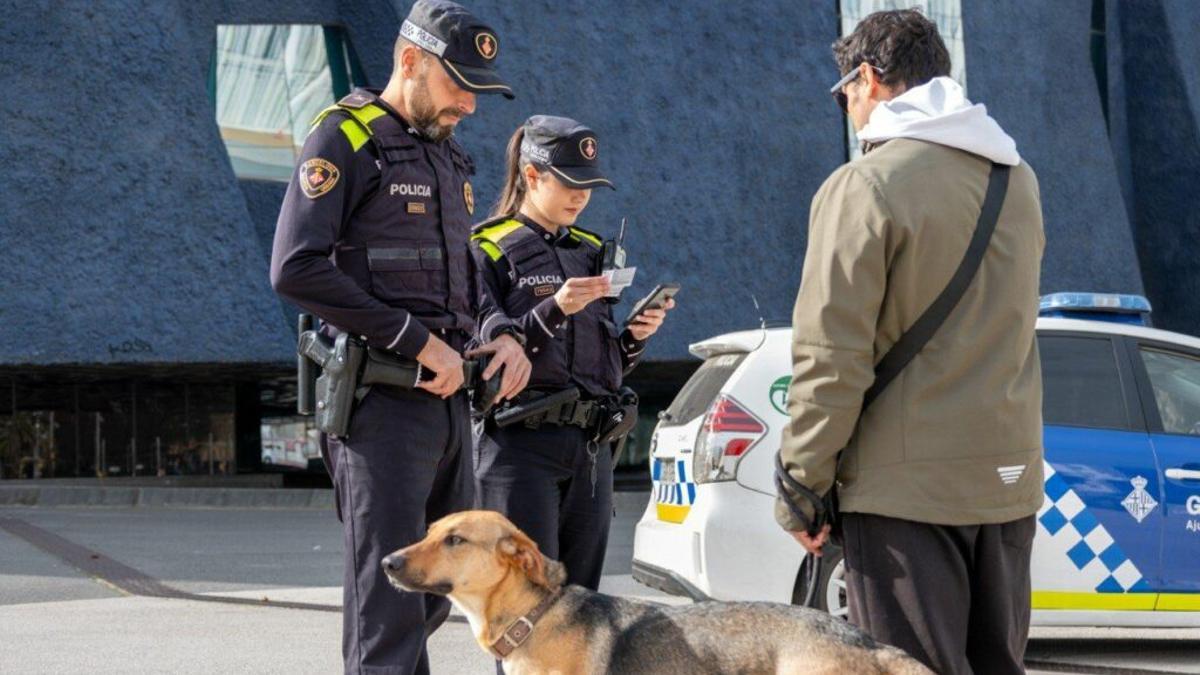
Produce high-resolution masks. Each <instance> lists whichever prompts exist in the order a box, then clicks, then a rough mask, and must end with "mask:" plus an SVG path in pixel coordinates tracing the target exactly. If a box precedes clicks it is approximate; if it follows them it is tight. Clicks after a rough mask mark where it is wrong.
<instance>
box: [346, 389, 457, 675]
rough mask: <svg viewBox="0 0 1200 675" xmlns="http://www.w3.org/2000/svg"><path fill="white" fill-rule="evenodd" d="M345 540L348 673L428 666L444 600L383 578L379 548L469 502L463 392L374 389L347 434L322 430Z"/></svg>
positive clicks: (391, 673)
mask: <svg viewBox="0 0 1200 675" xmlns="http://www.w3.org/2000/svg"><path fill="white" fill-rule="evenodd" d="M327 447H328V450H329V460H330V464H331V467H330V469H331V471H332V473H333V477H334V486H335V487H336V489H337V496H338V513H339V516H340V518H341V520H342V531H343V540H344V542H345V580H344V582H343V603H344V606H343V608H342V617H343V632H342V656H343V657H344V659H345V672H346V673H347V674H348V675H349V674H353V675H411V674H412V673H428V672H429V657H428V655H427V654H426V652H425V639H426V638H427V637H428V636H429V634H430V633H432V632H433V631H434V630H436V629H437V627H438V626H440V625H441V624H442V622H443V621H445V620H446V617H447V616H448V615H449V614H450V603H449V601H447V600H446V599H445V598H442V597H439V596H435V595H428V594H425V593H404V592H401V591H399V590H397V589H395V588H393V587H392V586H391V585H390V584H389V583H388V581H387V577H386V576H385V575H384V573H383V568H382V567H381V565H380V563H381V561H382V559H383V557H384V556H386V555H388V554H389V553H391V552H393V551H395V550H396V549H398V548H403V547H404V546H408V545H409V544H412V543H415V542H416V541H418V540H420V539H421V538H422V537H424V536H425V529H426V526H427V525H428V524H429V523H432V522H433V521H435V520H437V519H438V518H441V517H442V516H444V515H447V514H449V513H453V512H455V511H461V510H463V509H467V508H470V507H471V504H472V502H473V501H474V481H473V480H472V475H471V419H470V410H469V406H468V403H467V397H466V395H465V394H462V393H459V394H456V395H454V396H452V397H451V398H449V399H447V400H443V399H440V398H438V397H436V396H433V395H431V394H428V393H426V392H424V391H419V390H413V391H405V390H400V389H394V388H386V389H385V388H381V387H376V388H373V389H372V390H371V391H370V392H369V393H368V394H367V395H366V397H365V398H363V400H362V401H361V402H360V403H359V405H358V407H357V408H356V409H355V412H354V417H353V418H351V420H350V436H349V438H348V439H346V440H345V441H344V442H342V441H339V440H337V439H335V438H329V439H327Z"/></svg>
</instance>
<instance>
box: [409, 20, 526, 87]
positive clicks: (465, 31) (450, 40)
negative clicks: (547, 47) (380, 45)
mask: <svg viewBox="0 0 1200 675" xmlns="http://www.w3.org/2000/svg"><path fill="white" fill-rule="evenodd" d="M400 36H401V37H403V38H405V39H407V40H408V41H410V42H412V43H413V44H415V45H417V46H418V47H420V48H421V49H424V50H425V51H427V52H429V53H431V54H433V55H434V56H436V57H438V60H439V61H441V63H442V66H443V67H445V69H446V73H448V74H449V75H450V77H451V78H452V79H453V80H454V81H455V82H457V83H458V86H460V87H462V88H463V89H466V90H467V91H469V92H473V93H476V94H504V96H505V97H506V98H513V93H512V89H511V88H509V86H508V85H507V84H505V83H504V81H503V80H501V79H500V74H499V73H497V72H496V55H497V54H498V53H499V52H500V41H499V40H497V39H496V31H494V30H492V29H491V28H490V27H489V26H488V25H487V24H485V23H483V22H482V21H480V20H479V19H478V18H476V17H475V15H474V14H472V13H471V12H469V11H468V10H467V9H466V8H465V7H463V6H462V5H459V4H458V3H455V2H450V1H449V0H417V2H416V3H414V4H413V6H412V9H411V10H410V11H409V13H408V18H407V19H405V20H404V23H403V24H402V25H401V26H400Z"/></svg>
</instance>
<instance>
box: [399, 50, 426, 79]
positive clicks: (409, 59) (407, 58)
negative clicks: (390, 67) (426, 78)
mask: <svg viewBox="0 0 1200 675" xmlns="http://www.w3.org/2000/svg"><path fill="white" fill-rule="evenodd" d="M422 56H423V55H422V54H421V48H420V47H417V46H415V45H404V46H403V47H401V48H400V74H401V75H403V76H404V77H406V78H412V77H415V76H416V75H417V71H418V70H419V69H420V67H421V59H422Z"/></svg>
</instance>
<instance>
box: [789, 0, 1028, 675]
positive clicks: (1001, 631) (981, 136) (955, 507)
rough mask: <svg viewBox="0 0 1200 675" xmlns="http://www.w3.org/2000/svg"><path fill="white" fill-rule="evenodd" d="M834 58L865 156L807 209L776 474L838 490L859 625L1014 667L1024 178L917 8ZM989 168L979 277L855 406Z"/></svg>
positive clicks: (1022, 508) (952, 663)
mask: <svg viewBox="0 0 1200 675" xmlns="http://www.w3.org/2000/svg"><path fill="white" fill-rule="evenodd" d="M834 53H835V57H836V59H837V62H838V66H839V67H840V70H841V72H842V74H843V75H846V76H847V77H846V78H845V79H846V82H845V84H844V85H843V86H842V87H841V88H840V89H839V90H837V94H841V95H843V96H844V98H841V97H838V98H839V99H840V100H839V103H843V104H844V106H845V107H846V108H847V112H848V114H849V115H850V118H851V120H852V122H853V124H854V127H855V129H856V130H857V131H858V136H859V139H860V140H862V141H863V144H864V150H865V154H864V155H863V156H862V157H861V158H859V159H857V160H855V161H852V162H850V163H849V164H846V165H844V166H842V167H841V168H839V169H838V170H837V171H835V172H834V173H833V175H832V176H830V177H829V179H828V180H826V181H825V184H824V185H823V186H822V187H821V189H820V191H819V192H818V193H817V195H816V197H815V198H814V200H813V205H812V213H811V220H810V225H809V234H808V237H809V238H808V252H807V254H806V256H805V261H804V272H803V276H802V280H801V285H800V292H799V295H798V297H797V298H796V307H795V313H794V316H793V330H794V336H793V346H792V358H793V377H792V384H791V389H790V390H789V397H788V401H789V403H788V410H789V415H790V417H791V421H790V424H789V425H788V427H787V428H786V429H785V431H784V435H783V445H782V449H781V459H782V463H783V465H784V467H785V468H786V470H787V471H788V473H789V475H790V476H791V477H792V478H794V479H795V480H796V481H798V482H799V483H801V484H802V485H804V486H806V487H807V488H809V489H811V490H812V491H813V492H815V493H816V494H818V495H822V494H825V493H827V492H828V491H829V490H830V488H831V486H832V485H833V484H834V482H835V480H836V482H837V484H838V496H839V500H840V511H841V513H842V516H841V518H842V521H841V522H842V526H843V531H844V542H843V544H844V552H845V560H846V580H847V584H848V589H847V594H848V599H849V603H850V618H851V621H853V622H854V623H855V624H857V625H859V626H861V627H862V628H864V629H865V630H866V631H867V632H868V633H870V634H871V635H872V636H873V637H875V638H876V639H878V640H880V641H882V642H885V643H888V644H892V645H895V646H898V647H900V648H902V649H905V650H907V651H908V652H909V653H911V654H912V655H913V656H915V657H916V658H918V659H920V660H921V661H923V662H925V663H926V664H927V665H929V666H930V667H931V668H933V670H935V671H937V672H939V673H946V674H949V673H970V672H975V673H983V672H988V673H1022V672H1024V670H1023V666H1022V658H1023V654H1024V650H1025V641H1026V637H1027V634H1028V627H1029V612H1030V588H1029V560H1030V551H1031V549H1032V545H1033V535H1034V529H1035V522H1034V514H1035V513H1036V511H1037V509H1038V507H1039V506H1040V505H1041V503H1042V418H1041V404H1042V388H1041V373H1040V366H1039V363H1038V353H1037V344H1036V342H1035V339H1034V322H1035V320H1036V317H1037V299H1038V276H1039V267H1040V263H1041V257H1042V249H1043V247H1044V244H1045V238H1044V235H1043V232H1042V215H1041V204H1040V200H1039V195H1038V185H1037V178H1036V177H1035V176H1034V173H1033V171H1032V170H1031V169H1030V168H1029V166H1028V165H1027V164H1025V163H1023V162H1022V161H1021V158H1020V156H1019V155H1018V154H1017V150H1016V144H1015V143H1014V141H1013V139H1012V138H1010V137H1009V136H1008V135H1007V134H1005V133H1004V131H1003V130H1002V129H1001V128H1000V126H999V125H998V124H997V123H996V122H995V120H993V119H992V118H991V117H989V116H988V115H987V111H986V109H985V108H984V106H982V105H972V104H971V102H970V101H968V100H966V98H965V96H964V93H963V90H962V88H961V87H960V86H959V85H958V84H957V83H955V82H954V81H953V80H952V79H950V78H949V77H948V74H949V72H950V58H949V54H948V53H947V51H946V48H945V45H944V44H943V43H942V40H941V38H940V37H939V36H938V34H937V28H936V27H935V26H934V25H933V23H931V22H930V21H929V20H928V19H926V18H925V17H923V16H922V15H921V14H920V13H919V12H916V11H913V10H905V11H889V12H878V13H876V14H872V15H870V16H868V17H867V18H866V19H864V20H863V21H862V23H860V24H859V25H858V27H857V28H856V29H855V31H854V33H852V34H851V35H848V36H846V37H844V38H842V39H841V40H839V41H838V42H836V43H835V44H834ZM852 73H853V75H852ZM993 162H996V163H999V164H1004V165H1008V166H1010V167H1012V168H1011V175H1010V178H1009V185H1008V192H1007V196H1006V198H1005V199H1004V202H1003V206H1002V208H1001V210H1000V215H999V219H998V221H997V225H996V229H995V232H994V234H993V236H992V240H991V242H990V244H989V246H988V249H987V251H986V253H985V255H984V258H983V261H982V263H981V265H980V268H979V271H978V273H977V275H976V276H975V278H974V279H973V281H972V282H971V284H970V286H969V287H968V288H967V290H966V292H965V294H964V295H963V297H962V299H961V300H960V301H959V303H958V305H957V306H956V307H955V309H954V310H953V311H952V312H951V313H950V315H949V317H948V318H947V320H946V321H945V323H944V324H942V326H941V328H939V329H938V331H937V332H936V334H934V336H933V338H932V339H931V340H930V341H929V342H928V343H927V344H926V345H925V347H924V348H923V349H922V351H921V352H920V353H919V354H918V355H917V356H916V357H915V359H913V361H912V362H910V363H909V364H908V366H907V367H906V368H905V369H904V370H903V371H901V373H900V375H899V376H898V377H897V378H896V379H895V380H893V381H892V382H891V384H890V385H889V386H888V387H887V388H886V389H885V390H884V391H883V393H882V394H880V396H879V397H878V398H877V399H876V400H875V401H874V403H873V404H872V406H871V407H870V408H869V409H868V410H866V411H865V412H864V411H862V401H863V394H864V392H865V391H866V390H867V389H868V387H870V385H871V383H872V382H873V380H874V371H873V369H874V366H875V364H876V363H878V362H879V360H880V359H881V358H882V357H883V355H884V354H886V353H887V352H888V350H889V349H890V348H891V346H892V345H893V344H894V343H895V342H896V340H897V339H898V338H899V337H900V336H901V334H903V333H904V332H905V331H906V330H907V329H908V328H909V327H910V326H912V324H913V322H914V321H915V320H916V319H917V317H918V316H920V315H921V313H922V312H923V311H924V310H925V309H926V308H927V307H928V306H929V305H930V304H931V303H932V302H933V300H934V298H935V297H937V295H938V294H939V293H941V292H942V290H943V289H944V288H945V287H946V285H947V283H948V282H949V280H950V277H951V275H952V274H953V273H954V270H955V269H956V268H957V266H958V265H959V263H960V262H961V261H962V259H963V255H964V253H965V251H966V249H967V243H968V242H969V241H970V239H971V235H972V234H973V232H974V230H975V225H976V222H977V221H978V219H979V216H980V211H981V208H982V204H983V199H984V193H985V190H986V187H987V184H988V177H989V172H990V170H991V166H992V163H993ZM860 413H861V415H860ZM843 448H844V449H845V452H844V453H843V454H842V456H841V460H840V463H839V461H838V453H839V451H841V450H843ZM793 501H794V502H797V505H798V506H800V507H801V508H804V509H805V510H806V512H807V513H808V514H809V515H811V512H812V509H811V507H810V505H809V503H808V502H806V500H804V499H798V500H793ZM776 518H777V519H778V520H779V522H780V524H781V525H782V526H783V527H784V529H786V530H788V531H789V532H791V533H792V534H793V535H794V536H795V537H796V539H797V540H798V541H799V542H800V543H801V544H802V545H803V546H804V547H805V548H806V549H807V550H808V551H809V552H811V553H813V554H815V555H820V552H821V550H822V547H823V546H824V544H825V543H826V540H827V537H828V528H826V530H825V531H822V532H820V533H818V534H817V535H816V536H815V537H810V536H809V535H808V534H806V533H804V529H805V528H804V524H803V523H802V522H801V520H800V519H798V518H796V517H795V515H794V514H793V513H792V512H791V511H790V510H789V509H788V508H787V506H786V505H785V504H783V503H782V502H780V503H778V504H777V505H776Z"/></svg>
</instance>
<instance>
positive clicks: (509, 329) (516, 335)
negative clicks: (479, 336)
mask: <svg viewBox="0 0 1200 675" xmlns="http://www.w3.org/2000/svg"><path fill="white" fill-rule="evenodd" d="M501 335H511V336H512V338H513V339H514V340H516V341H517V344H519V345H521V346H522V347H524V346H525V334H524V333H522V332H521V331H519V330H517V327H516V326H504V327H502V328H500V330H498V331H496V334H495V335H494V336H493V337H492V339H493V340H495V339H496V338H498V337H500V336H501Z"/></svg>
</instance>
